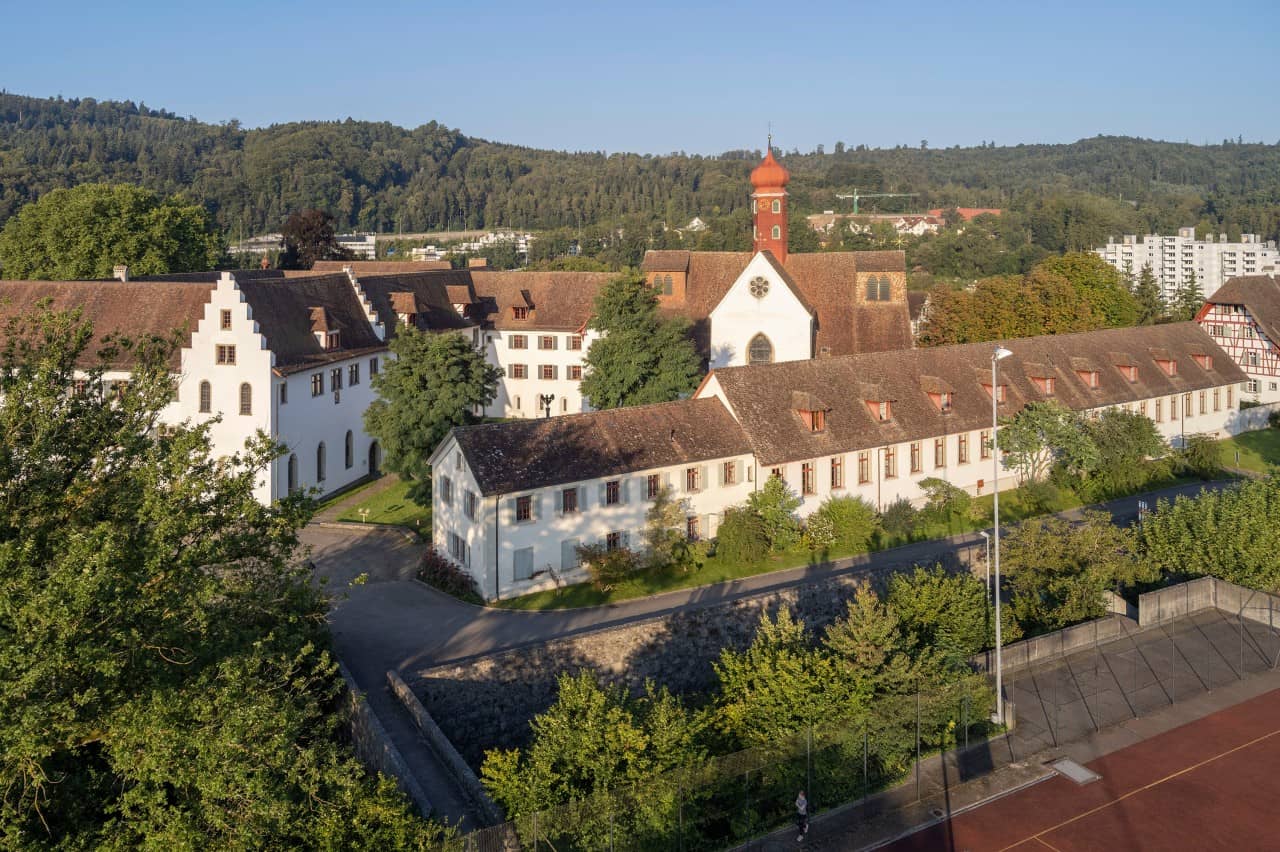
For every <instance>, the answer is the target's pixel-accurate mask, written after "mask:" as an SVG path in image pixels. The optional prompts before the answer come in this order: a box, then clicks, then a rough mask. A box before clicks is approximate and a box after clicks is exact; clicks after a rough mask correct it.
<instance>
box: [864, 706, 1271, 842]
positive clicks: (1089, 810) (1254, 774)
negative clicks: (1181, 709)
mask: <svg viewBox="0 0 1280 852" xmlns="http://www.w3.org/2000/svg"><path fill="white" fill-rule="evenodd" d="M1087 766H1088V768H1089V769H1091V770H1093V771H1094V772H1096V773H1097V774H1098V775H1100V776H1102V777H1101V778H1100V779H1099V780H1097V781H1093V782H1091V783H1089V784H1085V785H1083V786H1081V785H1078V784H1076V783H1075V782H1074V781H1071V780H1070V779H1068V778H1065V777H1063V776H1057V777H1054V778H1050V779H1049V780H1047V781H1043V782H1041V783H1039V784H1035V785H1034V786H1032V787H1029V788H1027V789H1025V790H1022V791H1020V792H1017V793H1014V794H1011V795H1009V796H1005V797H1004V798H1001V799H997V800H995V801H993V802H991V803H990V804H987V805H983V806H981V807H978V808H975V809H974V810H971V811H967V812H965V813H962V814H959V815H957V816H955V817H954V818H952V819H950V820H947V821H944V822H943V823H940V824H938V825H935V826H931V827H929V828H927V829H924V830H922V831H919V832H917V833H915V834H913V835H910V836H908V837H905V838H902V839H900V840H898V841H896V842H894V843H892V844H890V845H888V846H886V847H883V848H885V849H889V850H894V852H907V850H926V849H927V850H940V849H941V850H955V852H964V850H972V852H979V850H1009V852H1014V850H1016V852H1032V850H1041V851H1042V852H1043V850H1047V849H1053V850H1057V852H1079V850H1108V851H1109V852H1110V850H1161V852H1167V850H1182V849H1187V850H1207V849H1223V850H1227V849H1229V850H1253V849H1258V850H1261V849H1280V805H1278V804H1277V802H1278V800H1280V770H1278V767H1280V690H1276V691H1273V692H1269V693H1267V694H1265V695H1260V696H1258V697H1257V698H1254V699H1251V700H1249V701H1246V702H1243V703H1241V704H1238V705H1236V706H1235V707H1232V708H1230V709H1227V710H1223V711H1221V712H1218V713H1215V714H1213V715H1211V716H1206V717H1205V718H1204V719H1201V720H1199V721H1196V722H1192V723H1190V724H1188V725H1183V726H1182V727H1180V728H1174V729H1173V730H1171V731H1166V732H1165V733H1163V734H1159V735H1157V736H1155V737H1152V738H1151V739H1149V740H1145V741H1143V742H1141V743H1138V744H1137V745H1134V746H1130V747H1129V748H1126V749H1122V750H1120V751H1117V752H1113V753H1112V754H1109V755H1107V756H1105V757H1101V758H1099V759H1098V760H1095V761H1093V762H1092V763H1089V764H1087Z"/></svg>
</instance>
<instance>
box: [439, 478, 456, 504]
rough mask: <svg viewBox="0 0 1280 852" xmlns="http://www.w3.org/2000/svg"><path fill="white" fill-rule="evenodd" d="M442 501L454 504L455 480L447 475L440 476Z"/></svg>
mask: <svg viewBox="0 0 1280 852" xmlns="http://www.w3.org/2000/svg"><path fill="white" fill-rule="evenodd" d="M440 502H441V503H442V504H444V505H445V506H452V505H453V480H452V479H450V478H449V477H447V476H442V477H440Z"/></svg>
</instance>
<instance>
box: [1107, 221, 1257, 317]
mask: <svg viewBox="0 0 1280 852" xmlns="http://www.w3.org/2000/svg"><path fill="white" fill-rule="evenodd" d="M1094 251H1095V252H1096V253H1097V254H1098V255H1099V256H1101V257H1102V259H1103V260H1105V261H1106V262H1107V263H1109V264H1111V265H1112V266H1114V267H1115V268H1116V269H1119V270H1120V271H1121V272H1124V273H1126V274H1129V275H1132V276H1133V277H1134V278H1135V279H1136V278H1137V277H1138V275H1140V274H1142V268H1143V267H1144V266H1150V267H1151V271H1152V272H1153V273H1155V276H1156V281H1157V282H1158V283H1159V285H1160V293H1161V295H1162V296H1163V297H1164V300H1165V302H1171V301H1173V299H1174V298H1175V297H1176V296H1177V293H1178V289H1179V288H1180V287H1182V286H1183V284H1184V283H1185V282H1186V281H1188V280H1189V279H1190V278H1191V276H1192V275H1194V276H1195V282H1196V286H1198V287H1199V288H1200V295H1201V296H1207V295H1208V294H1210V293H1212V292H1214V291H1215V290H1217V289H1218V288H1219V287H1221V286H1222V285H1223V284H1224V283H1226V281H1227V279H1229V278H1234V277H1235V276H1237V275H1262V274H1266V273H1270V272H1275V271H1277V269H1280V249H1277V248H1276V244H1275V242H1273V241H1268V242H1264V241H1262V240H1261V239H1259V238H1258V236H1257V235H1256V234H1241V235H1240V241H1239V242H1228V241H1227V235H1226V234H1219V235H1218V238H1217V239H1216V240H1215V239H1214V238H1213V235H1212V234H1210V235H1209V237H1208V239H1204V240H1197V239H1196V229H1195V228H1179V229H1178V235H1177V236H1176V237H1162V236H1158V235H1156V234H1147V235H1146V236H1143V237H1139V236H1137V235H1135V234H1127V235H1126V236H1124V237H1122V238H1121V240H1120V242H1114V241H1111V242H1108V243H1107V244H1106V245H1105V246H1104V247H1103V248H1100V249H1095V250H1094Z"/></svg>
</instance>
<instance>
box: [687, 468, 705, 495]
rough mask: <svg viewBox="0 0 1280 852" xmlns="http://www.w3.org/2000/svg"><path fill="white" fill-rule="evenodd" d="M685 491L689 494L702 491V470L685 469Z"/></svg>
mask: <svg viewBox="0 0 1280 852" xmlns="http://www.w3.org/2000/svg"><path fill="white" fill-rule="evenodd" d="M684 490H685V491H689V492H693V491H701V490H702V471H701V469H700V468H696V467H689V468H685V471H684Z"/></svg>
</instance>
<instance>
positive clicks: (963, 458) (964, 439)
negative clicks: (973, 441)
mask: <svg viewBox="0 0 1280 852" xmlns="http://www.w3.org/2000/svg"><path fill="white" fill-rule="evenodd" d="M956 463H957V464H968V463H969V433H968V432H965V433H964V434H963V435H960V436H959V437H957V438H956Z"/></svg>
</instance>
